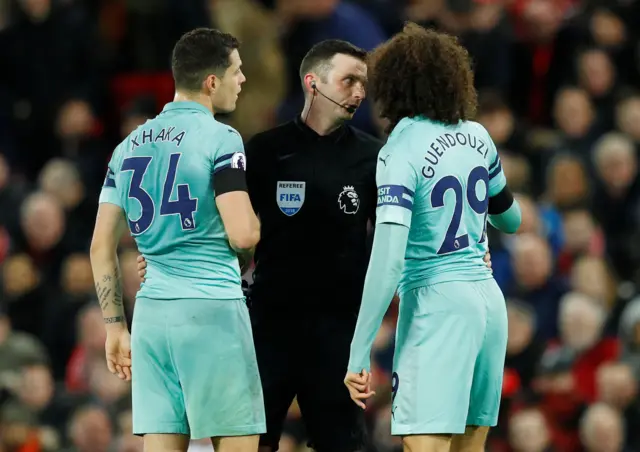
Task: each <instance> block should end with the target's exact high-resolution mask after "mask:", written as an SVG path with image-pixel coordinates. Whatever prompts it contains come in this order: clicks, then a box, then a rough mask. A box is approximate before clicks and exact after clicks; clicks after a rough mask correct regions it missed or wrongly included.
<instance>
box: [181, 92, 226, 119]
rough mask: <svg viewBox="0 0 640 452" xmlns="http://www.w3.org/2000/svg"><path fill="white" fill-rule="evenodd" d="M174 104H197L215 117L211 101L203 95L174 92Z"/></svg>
mask: <svg viewBox="0 0 640 452" xmlns="http://www.w3.org/2000/svg"><path fill="white" fill-rule="evenodd" d="M173 101H174V102H197V103H199V104H200V105H202V106H203V107H205V108H206V109H207V110H209V111H210V112H211V114H213V115H215V114H216V112H215V111H213V107H212V106H211V99H210V98H209V96H207V95H205V94H200V93H197V94H194V93H185V92H182V91H176V95H175V96H174V97H173Z"/></svg>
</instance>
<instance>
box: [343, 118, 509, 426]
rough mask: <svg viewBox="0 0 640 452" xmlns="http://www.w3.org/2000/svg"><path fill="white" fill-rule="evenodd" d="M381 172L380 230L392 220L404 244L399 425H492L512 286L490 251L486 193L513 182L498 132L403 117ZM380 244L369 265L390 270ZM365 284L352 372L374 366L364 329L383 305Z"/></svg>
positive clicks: (392, 240) (396, 390)
mask: <svg viewBox="0 0 640 452" xmlns="http://www.w3.org/2000/svg"><path fill="white" fill-rule="evenodd" d="M377 184H378V208H377V211H376V225H377V226H376V227H377V230H376V234H378V233H382V234H386V233H387V232H386V231H387V227H388V226H389V225H395V229H390V230H389V232H388V237H387V238H386V239H385V240H384V242H385V243H386V245H385V246H387V247H392V248H398V247H400V249H404V250H405V251H404V265H403V266H402V269H401V277H400V281H399V285H398V293H399V296H400V313H399V318H398V325H397V332H396V335H397V336H396V352H395V356H394V373H393V382H392V384H393V388H392V389H393V401H392V410H393V411H392V412H393V417H392V433H393V434H394V435H402V436H404V435H420V434H461V433H464V432H465V427H466V426H467V425H476V426H492V425H495V423H496V421H497V416H498V409H499V403H500V393H501V385H502V374H503V369H504V359H505V352H506V340H507V322H506V308H505V301H504V297H503V295H502V293H501V291H500V289H499V288H498V286H497V284H496V282H495V280H494V279H493V277H492V274H491V270H490V269H489V268H488V267H487V266H486V265H485V262H484V261H483V257H484V256H485V254H486V252H487V249H488V248H487V234H486V227H487V220H488V217H489V215H490V213H491V209H490V208H489V204H490V202H489V201H490V199H491V198H494V200H495V199H496V197H498V199H499V198H500V197H501V196H503V195H500V193H502V191H503V189H504V188H505V186H506V180H505V176H504V173H503V172H502V167H501V164H500V158H499V157H498V154H497V152H496V149H495V147H494V144H493V142H492V140H491V138H490V137H489V135H488V133H487V132H486V130H485V129H484V128H483V127H482V126H480V125H479V124H477V123H475V122H472V121H466V122H461V123H459V124H458V125H455V126H453V125H445V124H440V123H436V122H434V121H430V120H428V119H426V118H423V117H414V118H404V119H402V120H401V121H400V122H399V123H398V124H397V125H396V126H395V128H394V129H393V132H392V133H391V135H390V136H389V139H388V141H387V144H386V145H385V146H384V147H383V148H382V149H381V151H380V154H379V158H378V166H377ZM511 201H513V199H512V198H511ZM518 222H519V220H518ZM512 227H513V226H512ZM515 227H517V225H515ZM403 230H404V231H406V239H404V243H405V244H406V245H404V247H403V245H402V244H401V242H403V239H402V238H400V237H401V235H402V234H401V232H402V231H403ZM376 253H377V251H376V245H375V240H374V250H373V252H372V262H371V263H370V267H369V272H371V275H372V276H373V272H375V274H376V275H378V278H376V279H378V280H382V281H384V280H385V279H388V278H389V277H388V276H382V275H384V273H385V272H388V273H389V274H393V271H389V270H388V269H385V268H383V267H381V268H379V269H377V270H376V268H377V267H375V265H376V262H383V260H377V259H375V258H374V257H373V256H375V255H376ZM399 273H400V272H399ZM369 277H370V276H369V273H368V276H367V278H369ZM390 284H391V283H390ZM385 287H386V286H385ZM390 287H393V286H390ZM367 290H368V289H367V284H366V283H365V296H364V297H363V305H362V307H361V310H360V315H359V318H358V326H357V327H356V334H355V336H354V340H353V342H352V355H351V362H350V365H349V371H350V372H355V373H357V372H359V371H361V370H362V369H367V368H368V366H369V358H368V353H369V351H370V347H369V344H370V341H372V338H373V337H374V336H373V335H371V333H365V330H367V331H369V330H368V328H370V327H371V325H375V324H377V322H378V317H379V316H380V312H382V313H383V314H384V310H383V308H375V309H374V308H373V307H372V305H371V304H368V303H365V300H366V298H367V296H366V294H367ZM371 290H373V289H371ZM387 291H388V289H380V290H378V289H376V292H380V293H385V292H387ZM386 305H387V306H388V302H387V303H386ZM383 306H384V305H383ZM367 324H368V325H369V326H368V327H365V325H367ZM374 331H375V329H374ZM436 369H437V370H436Z"/></svg>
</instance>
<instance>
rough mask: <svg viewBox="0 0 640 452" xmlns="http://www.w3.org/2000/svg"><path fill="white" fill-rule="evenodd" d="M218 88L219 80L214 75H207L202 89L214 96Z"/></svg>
mask: <svg viewBox="0 0 640 452" xmlns="http://www.w3.org/2000/svg"><path fill="white" fill-rule="evenodd" d="M219 86H220V79H219V78H218V77H216V76H215V75H214V74H209V75H207V78H205V79H204V87H205V89H206V90H207V91H208V92H209V94H210V95H212V94H214V93H215V92H216V90H217V89H218V87H219Z"/></svg>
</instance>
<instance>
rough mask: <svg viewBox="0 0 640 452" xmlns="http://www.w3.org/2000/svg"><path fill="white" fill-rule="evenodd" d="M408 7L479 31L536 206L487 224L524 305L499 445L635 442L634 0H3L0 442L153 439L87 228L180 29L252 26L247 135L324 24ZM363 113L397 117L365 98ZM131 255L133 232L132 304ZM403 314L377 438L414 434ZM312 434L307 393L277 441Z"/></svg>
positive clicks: (395, 20) (513, 296)
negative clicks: (107, 308) (136, 430)
mask: <svg viewBox="0 0 640 452" xmlns="http://www.w3.org/2000/svg"><path fill="white" fill-rule="evenodd" d="M407 19H411V20H413V21H416V22H418V23H420V24H423V25H430V26H435V27H438V28H440V29H442V30H446V31H448V32H450V33H453V34H456V35H458V36H459V37H460V39H461V41H462V42H463V43H464V44H465V45H466V46H467V47H468V49H469V51H470V53H471V54H472V56H473V59H474V65H475V68H476V84H477V88H478V90H479V96H480V110H479V113H478V118H477V120H478V121H479V122H480V123H481V124H483V125H484V126H485V127H486V128H487V130H488V131H489V133H490V134H491V136H492V138H493V140H494V141H495V143H496V145H497V147H498V150H499V153H500V156H501V159H502V162H503V167H504V170H505V172H506V175H507V179H508V181H509V185H510V186H511V188H512V190H513V191H514V192H517V193H518V197H519V200H520V203H521V206H522V209H523V224H522V227H521V229H520V231H519V232H518V234H517V235H515V236H510V237H505V236H502V235H501V234H499V233H498V232H497V231H496V230H495V229H490V235H489V242H490V249H491V256H492V262H493V271H494V276H495V278H496V280H497V281H498V283H499V284H500V286H501V288H502V290H503V291H504V293H505V295H506V296H507V299H508V313H509V322H510V323H509V342H508V351H507V362H506V367H505V379H504V385H503V404H502V408H501V412H502V414H501V421H500V423H499V425H498V427H497V428H495V429H493V431H492V433H491V435H490V440H489V443H488V445H487V450H489V451H496V452H502V451H505V452H507V451H513V452H551V451H554V452H574V451H576V452H577V451H582V450H584V451H590V452H623V451H624V452H632V451H638V452H640V398H639V391H638V384H639V382H640V295H638V287H639V284H640V178H639V177H638V163H637V160H638V156H639V155H640V154H639V152H640V37H639V36H638V30H637V28H636V26H637V24H638V23H640V2H638V1H636V0H583V1H580V0H475V1H474V0H348V1H347V0H343V1H340V0H271V1H270V0H193V1H189V2H187V1H183V0H153V1H144V0H102V1H86V0H0V61H2V67H1V69H0V261H1V265H2V290H1V299H0V452H48V451H69V452H71V451H74V452H125V451H132V452H133V451H139V450H140V451H141V450H142V442H141V440H140V438H136V437H133V436H132V435H131V433H130V432H131V411H130V408H131V404H130V397H129V385H128V383H126V382H123V381H121V380H119V379H117V378H115V377H114V376H113V375H111V374H110V373H109V372H108V370H107V368H106V365H105V360H104V340H105V330H104V327H103V322H102V315H101V311H100V307H99V306H98V303H97V302H96V301H95V292H94V286H93V277H92V274H91V267H90V262H89V256H88V245H89V242H90V238H91V234H92V230H93V223H94V219H95V214H96V210H97V196H98V193H99V190H100V186H101V184H102V180H103V178H104V174H105V170H106V163H107V161H108V159H109V157H110V154H111V152H112V150H113V148H114V146H115V145H116V144H117V143H118V142H119V140H120V139H121V138H123V137H124V136H126V135H127V134H128V133H129V132H130V131H131V130H133V129H134V128H135V127H136V126H137V125H139V124H141V123H142V122H144V121H145V120H146V119H147V118H150V117H153V116H154V115H155V114H157V113H158V112H159V111H160V109H161V108H162V105H163V104H164V103H165V102H168V101H170V100H171V98H172V94H173V85H172V80H171V74H170V72H168V68H169V55H170V51H171V47H172V46H173V44H174V42H175V41H176V40H177V38H178V37H179V36H180V35H181V34H182V33H183V32H185V31H187V30H189V29H191V28H194V27H197V26H214V27H217V28H220V29H222V30H224V31H227V32H230V33H232V34H234V35H236V36H237V37H238V38H239V39H240V40H241V41H242V43H243V46H242V48H241V54H242V58H243V61H244V66H243V70H244V72H245V74H246V76H247V82H246V84H245V85H244V86H243V92H242V94H241V96H240V100H239V101H238V109H237V110H236V112H234V113H233V114H232V115H229V116H226V117H220V118H219V119H220V120H222V121H223V122H227V123H229V124H231V125H233V126H234V127H235V128H236V129H237V130H239V131H240V132H241V133H242V135H243V137H244V138H245V139H248V138H250V137H251V136H252V135H253V134H255V133H257V132H259V131H262V130H264V129H266V128H268V127H270V126H273V125H274V124H276V123H278V122H281V121H284V120H288V119H290V118H292V117H293V116H295V115H296V114H297V113H298V112H299V111H300V109H301V107H302V103H303V99H302V98H301V96H302V95H301V92H300V89H299V86H298V81H297V71H298V67H299V64H300V60H301V58H302V56H303V55H304V54H305V52H306V51H307V50H308V49H309V48H310V47H311V46H312V45H313V44H315V43H317V42H319V41H321V40H323V39H327V38H340V39H345V40H348V41H350V42H352V43H354V44H356V45H358V46H360V47H362V48H364V49H366V50H371V49H373V48H374V47H375V46H376V45H378V44H380V43H381V42H383V41H384V40H385V39H387V38H388V37H390V36H391V35H392V34H393V33H394V32H396V31H399V30H400V29H401V27H402V24H403V22H404V21H405V20H407ZM353 123H354V125H356V126H357V127H359V128H361V129H362V130H364V131H366V132H369V133H371V134H374V135H377V136H379V137H381V138H384V137H383V134H382V132H381V131H382V129H383V121H381V120H379V119H378V118H376V117H375V113H374V111H373V109H372V108H371V106H370V105H369V104H365V105H364V106H363V107H361V109H360V110H359V111H358V113H357V114H356V117H355V118H354V120H353ZM248 164H249V165H250V164H251V162H248ZM137 255H138V253H137V251H136V249H135V244H134V242H133V240H132V239H131V237H127V238H126V240H124V241H123V243H122V247H121V254H120V262H121V268H122V274H123V286H124V298H125V300H126V306H127V311H128V314H129V319H131V313H132V311H133V309H134V304H135V295H136V291H137V288H138V287H139V284H140V279H139V277H138V275H137V272H136V258H137ZM305 259H313V256H304V257H303V256H301V265H304V260H305ZM246 276H247V278H248V279H250V273H249V274H248V275H246ZM309 278H313V275H309ZM284 289H285V288H283V290H284ZM274 296H277V294H274ZM394 322H395V309H394V305H393V304H392V306H391V309H390V310H389V313H388V315H387V317H386V319H385V322H384V324H383V328H382V330H381V332H380V334H379V336H378V337H377V339H376V343H375V369H374V374H375V377H374V379H375V385H376V390H377V392H378V395H377V396H376V397H375V398H374V399H373V402H372V403H370V404H369V405H368V407H367V411H366V412H367V418H368V420H369V425H370V430H371V435H372V438H373V439H374V443H375V447H376V449H377V450H378V451H380V452H391V451H397V450H401V446H400V442H399V440H397V439H395V438H392V437H391V436H390V428H389V421H390V417H391V410H390V406H389V402H390V396H389V394H390V376H391V366H392V355H393V341H394ZM319 384H322V382H319ZM345 390H346V389H345ZM305 444H306V441H305V431H304V424H303V422H302V421H301V419H300V414H299V410H298V409H297V407H296V404H295V402H294V404H293V406H292V407H291V409H290V412H289V417H288V421H287V425H286V434H285V435H284V437H283V439H282V441H281V445H280V450H281V451H283V452H292V451H299V450H304V448H305V447H306V445H305ZM200 448H202V450H211V449H210V446H207V445H206V444H195V443H194V444H193V449H194V450H200Z"/></svg>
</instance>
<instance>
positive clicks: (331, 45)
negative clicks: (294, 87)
mask: <svg viewBox="0 0 640 452" xmlns="http://www.w3.org/2000/svg"><path fill="white" fill-rule="evenodd" d="M336 55H349V56H352V57H354V58H357V59H359V60H361V61H365V59H366V58H367V51H366V50H363V49H361V48H360V47H356V46H354V45H353V44H351V43H350V42H347V41H342V40H340V39H326V40H324V41H320V42H319V43H317V44H316V45H314V46H313V47H311V49H310V50H309V51H308V52H307V54H306V55H305V56H304V58H303V59H302V63H301V64H300V80H301V81H302V80H304V76H305V75H306V74H308V73H309V72H312V71H314V72H317V73H318V76H320V77H321V78H323V79H324V77H325V76H326V74H327V72H329V69H330V65H331V59H332V58H333V57H334V56H336Z"/></svg>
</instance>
